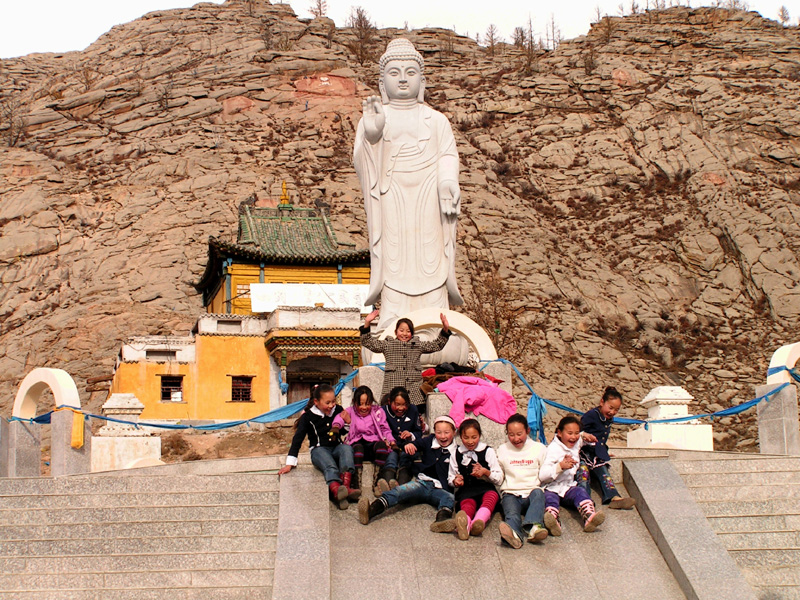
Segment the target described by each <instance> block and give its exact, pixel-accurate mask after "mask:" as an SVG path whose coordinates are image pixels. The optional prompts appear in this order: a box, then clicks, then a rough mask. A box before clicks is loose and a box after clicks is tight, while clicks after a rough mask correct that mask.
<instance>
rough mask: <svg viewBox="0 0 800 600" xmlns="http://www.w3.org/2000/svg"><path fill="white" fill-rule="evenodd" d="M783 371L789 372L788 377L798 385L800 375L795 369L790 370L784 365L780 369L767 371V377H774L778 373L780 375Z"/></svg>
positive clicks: (771, 368)
mask: <svg viewBox="0 0 800 600" xmlns="http://www.w3.org/2000/svg"><path fill="white" fill-rule="evenodd" d="M783 371H789V375H790V376H791V378H792V379H794V380H795V381H796V382H798V383H800V373H798V371H797V367H795V368H793V369H790V368H789V367H787V366H786V365H781V366H780V367H770V368H769V369H767V377H769V376H770V375H776V374H778V373H782V372H783Z"/></svg>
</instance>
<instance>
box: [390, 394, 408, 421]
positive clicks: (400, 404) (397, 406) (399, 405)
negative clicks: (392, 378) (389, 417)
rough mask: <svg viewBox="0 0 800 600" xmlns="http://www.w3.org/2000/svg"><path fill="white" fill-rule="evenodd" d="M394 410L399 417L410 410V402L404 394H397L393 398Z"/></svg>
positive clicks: (392, 405)
mask: <svg viewBox="0 0 800 600" xmlns="http://www.w3.org/2000/svg"><path fill="white" fill-rule="evenodd" d="M391 407H392V412H393V413H394V414H396V415H397V416H398V417H402V416H403V415H404V414H406V412H407V411H408V402H406V399H405V398H403V397H402V396H395V398H394V400H392V404H391Z"/></svg>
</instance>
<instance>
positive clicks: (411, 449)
mask: <svg viewBox="0 0 800 600" xmlns="http://www.w3.org/2000/svg"><path fill="white" fill-rule="evenodd" d="M403 450H405V452H406V454H408V455H409V456H414V455H415V454H416V453H417V447H416V446H415V445H414V444H406V445H405V446H403Z"/></svg>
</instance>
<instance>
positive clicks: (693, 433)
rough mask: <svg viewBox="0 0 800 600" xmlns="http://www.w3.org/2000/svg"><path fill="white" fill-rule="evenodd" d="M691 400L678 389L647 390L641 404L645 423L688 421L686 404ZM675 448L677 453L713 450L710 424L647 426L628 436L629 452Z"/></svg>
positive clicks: (685, 392)
mask: <svg viewBox="0 0 800 600" xmlns="http://www.w3.org/2000/svg"><path fill="white" fill-rule="evenodd" d="M692 400H694V396H692V395H691V394H689V392H687V391H686V390H684V389H683V388H682V387H679V386H666V385H665V386H660V387H657V388H653V389H652V390H650V393H648V394H647V396H645V398H644V400H642V401H641V402H640V406H643V407H645V408H646V409H647V420H648V421H657V420H660V419H674V418H680V417H688V416H689V409H688V405H689V402H691V401H692ZM650 447H660V448H677V449H680V450H706V451H709V452H710V451H713V450H714V432H713V429H712V427H711V425H710V424H706V423H700V422H699V421H696V420H695V421H680V422H677V423H650V424H649V425H648V427H647V429H645V427H644V425H641V426H640V427H638V428H637V429H634V430H633V431H629V432H628V448H650Z"/></svg>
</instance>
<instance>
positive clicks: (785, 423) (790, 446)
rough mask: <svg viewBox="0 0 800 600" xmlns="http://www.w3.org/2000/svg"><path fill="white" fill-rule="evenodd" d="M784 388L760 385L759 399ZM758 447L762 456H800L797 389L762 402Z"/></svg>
mask: <svg viewBox="0 0 800 600" xmlns="http://www.w3.org/2000/svg"><path fill="white" fill-rule="evenodd" d="M780 385H783V384H771V385H760V386H757V387H756V397H759V396H763V395H764V394H768V393H769V392H771V391H772V390H774V389H775V388H777V387H779V386H780ZM756 408H757V411H758V447H759V450H760V451H761V454H794V455H798V454H800V425H798V418H797V387H796V386H794V385H788V386H786V387H785V388H783V389H782V390H781V391H780V392H778V393H777V394H775V395H774V396H771V397H770V399H769V401H763V402H759V403H758V405H757V406H756Z"/></svg>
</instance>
